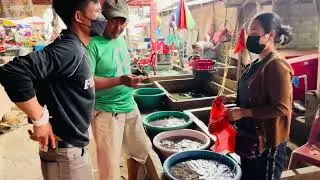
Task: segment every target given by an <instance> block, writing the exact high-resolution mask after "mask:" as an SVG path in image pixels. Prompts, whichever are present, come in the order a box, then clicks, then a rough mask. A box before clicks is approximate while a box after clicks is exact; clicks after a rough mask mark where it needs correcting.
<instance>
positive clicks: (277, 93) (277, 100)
mask: <svg viewBox="0 0 320 180" xmlns="http://www.w3.org/2000/svg"><path fill="white" fill-rule="evenodd" d="M266 68H267V69H266V72H265V73H266V74H265V76H266V78H265V81H266V88H267V89H266V93H268V98H269V102H270V103H269V104H266V105H265V106H261V107H253V108H251V109H241V108H237V109H232V110H230V111H229V117H230V119H231V120H233V121H235V120H239V119H241V118H243V117H252V118H255V119H269V118H275V117H279V116H280V117H281V116H286V115H287V114H288V113H289V111H290V107H291V103H292V84H291V78H292V71H291V68H290V67H289V65H288V64H286V63H285V62H282V61H281V60H275V61H273V62H271V63H270V64H269V65H268V66H267V67H266Z"/></svg>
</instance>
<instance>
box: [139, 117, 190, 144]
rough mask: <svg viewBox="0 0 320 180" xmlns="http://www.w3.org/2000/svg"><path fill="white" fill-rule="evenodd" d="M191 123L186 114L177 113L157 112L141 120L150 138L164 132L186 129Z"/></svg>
mask: <svg viewBox="0 0 320 180" xmlns="http://www.w3.org/2000/svg"><path fill="white" fill-rule="evenodd" d="M192 122H193V121H192V119H191V118H190V117H189V116H188V115H187V114H185V113H183V112H179V111H159V112H155V113H151V114H149V115H147V116H145V117H144V119H143V124H144V126H145V128H146V130H147V133H148V135H149V136H150V137H151V138H153V137H154V136H156V135H157V134H159V133H161V132H164V131H171V130H177V129H184V128H187V127H188V126H190V125H191V124H192Z"/></svg>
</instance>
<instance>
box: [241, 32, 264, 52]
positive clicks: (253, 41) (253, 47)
mask: <svg viewBox="0 0 320 180" xmlns="http://www.w3.org/2000/svg"><path fill="white" fill-rule="evenodd" d="M260 38H261V37H260V36H248V38H247V43H246V46H247V49H248V51H250V52H252V53H255V54H260V53H261V52H262V51H263V50H264V48H265V47H266V45H264V44H260V43H259V42H260Z"/></svg>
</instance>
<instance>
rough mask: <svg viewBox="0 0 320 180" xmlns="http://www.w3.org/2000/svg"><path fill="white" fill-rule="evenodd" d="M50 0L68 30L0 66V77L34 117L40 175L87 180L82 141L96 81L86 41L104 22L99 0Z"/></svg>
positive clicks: (85, 141) (60, 179) (48, 178)
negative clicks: (92, 72) (88, 56)
mask: <svg viewBox="0 0 320 180" xmlns="http://www.w3.org/2000/svg"><path fill="white" fill-rule="evenodd" d="M52 3H53V8H54V10H55V11H56V12H57V14H58V15H59V16H60V18H61V19H62V20H63V21H64V23H65V24H66V26H67V27H68V29H67V30H64V31H63V32H62V33H61V34H60V36H59V38H57V39H56V40H55V41H54V42H53V43H52V44H50V45H48V46H47V47H46V48H44V49H43V50H42V51H39V52H33V53H31V54H29V55H27V56H22V57H16V58H15V59H14V60H13V61H11V62H10V63H8V64H6V65H5V66H3V67H2V68H0V82H1V84H2V85H3V86H4V88H5V90H6V92H7V94H8V96H9V97H10V99H11V101H13V102H14V103H15V104H16V105H17V106H18V107H19V108H20V109H21V110H22V111H24V112H25V113H26V114H27V115H28V117H29V118H30V119H31V121H32V122H33V132H32V131H29V134H30V138H31V139H33V140H35V141H38V142H39V144H40V159H41V168H42V174H43V176H44V179H45V180H64V179H68V180H70V179H71V180H90V179H92V175H91V167H90V164H89V161H88V155H87V148H86V146H87V145H88V142H89V137H88V128H89V125H90V120H91V119H92V116H93V107H94V81H93V78H92V77H91V75H90V69H89V66H88V62H87V61H88V60H87V52H86V45H87V44H88V42H89V40H90V34H92V33H93V32H92V29H93V27H94V26H97V25H98V26H103V25H105V20H98V19H99V15H100V11H101V6H100V3H99V0H53V2H52ZM94 29H97V28H94ZM101 29H103V28H101ZM95 34H97V32H95ZM98 34H99V33H98Z"/></svg>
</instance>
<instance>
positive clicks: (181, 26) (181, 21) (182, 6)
mask: <svg viewBox="0 0 320 180" xmlns="http://www.w3.org/2000/svg"><path fill="white" fill-rule="evenodd" d="M179 13H180V19H179V21H178V22H179V24H178V28H179V29H188V24H187V15H186V6H185V1H184V0H180V12H179Z"/></svg>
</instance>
